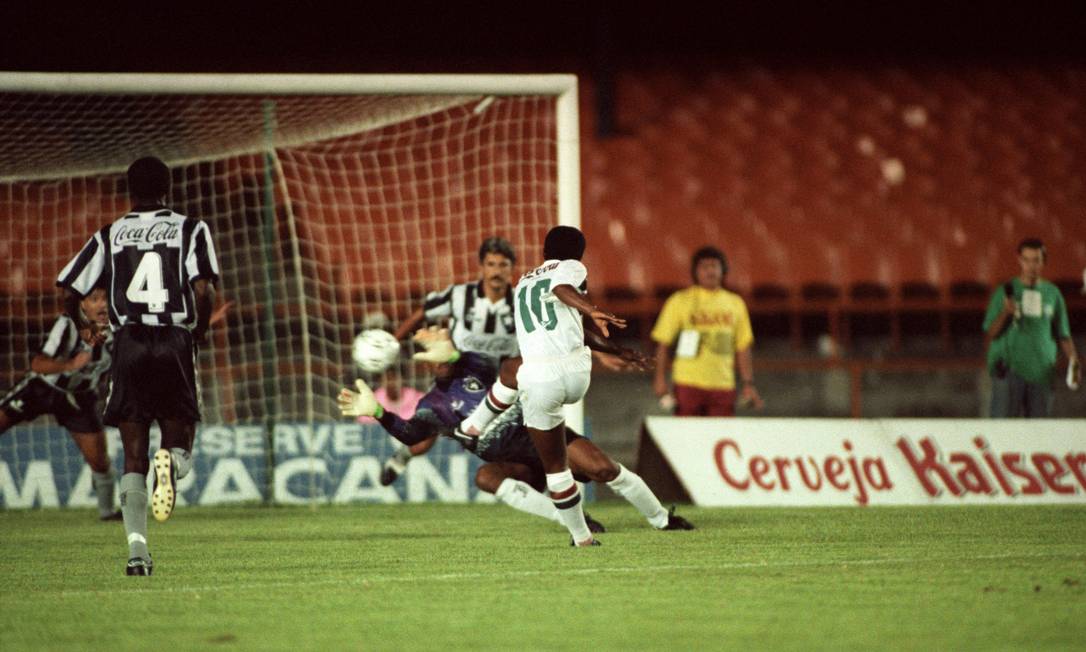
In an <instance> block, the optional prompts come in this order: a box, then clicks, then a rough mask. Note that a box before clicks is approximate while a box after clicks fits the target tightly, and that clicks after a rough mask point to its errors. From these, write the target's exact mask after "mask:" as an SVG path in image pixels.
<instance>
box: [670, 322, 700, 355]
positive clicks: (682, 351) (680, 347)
mask: <svg viewBox="0 0 1086 652" xmlns="http://www.w3.org/2000/svg"><path fill="white" fill-rule="evenodd" d="M700 342H701V333H699V332H697V331H695V330H691V329H689V328H688V329H686V330H684V331H682V332H681V333H679V340H678V342H677V343H676V344H675V357H677V358H696V357H697V356H698V344H699V343H700Z"/></svg>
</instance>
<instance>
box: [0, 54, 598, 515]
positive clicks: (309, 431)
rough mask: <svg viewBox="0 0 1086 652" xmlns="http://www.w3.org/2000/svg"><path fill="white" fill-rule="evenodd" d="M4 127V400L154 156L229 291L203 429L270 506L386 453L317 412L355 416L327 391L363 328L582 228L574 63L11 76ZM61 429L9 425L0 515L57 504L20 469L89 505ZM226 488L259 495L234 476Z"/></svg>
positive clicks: (1, 453)
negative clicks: (485, 248) (205, 234)
mask: <svg viewBox="0 0 1086 652" xmlns="http://www.w3.org/2000/svg"><path fill="white" fill-rule="evenodd" d="M0 134H3V136H2V138H0V259H2V260H3V261H4V265H5V272H4V273H3V274H0V392H6V391H7V389H8V388H10V387H12V386H13V385H15V384H16V383H17V382H18V381H19V380H20V379H21V378H22V377H23V376H24V375H25V373H26V371H27V369H28V368H29V363H30V359H31V358H32V357H33V355H34V354H35V353H36V352H37V351H38V349H39V348H40V347H41V345H42V342H43V339H44V337H45V335H46V334H47V332H48V329H49V328H50V326H51V324H52V323H53V320H54V319H55V318H56V316H57V315H58V314H59V312H60V310H61V305H60V301H59V294H58V292H57V290H56V288H55V287H54V280H55V278H56V275H57V273H58V272H59V271H60V269H61V268H62V267H63V266H64V264H65V263H66V262H67V261H68V260H69V259H70V258H71V256H72V255H74V253H75V252H76V251H78V249H79V247H81V246H82V244H83V243H84V242H85V241H86V239H87V238H88V237H89V236H90V235H91V234H92V233H93V232H94V231H95V230H96V229H98V228H100V227H101V226H102V225H104V224H106V223H107V222H110V221H112V220H114V219H116V218H117V217H118V216H119V215H121V214H123V213H124V212H126V211H127V210H128V209H129V202H128V199H127V196H126V194H125V184H124V171H125V169H126V168H127V166H128V165H129V164H130V163H131V162H132V161H133V160H135V159H136V158H138V157H140V156H145V155H155V156H158V157H159V158H161V159H163V160H164V161H166V162H167V163H168V164H169V165H170V167H171V169H172V170H173V189H172V192H171V195H170V204H171V207H172V208H174V209H175V210H177V211H178V212H181V213H184V214H187V215H190V216H193V217H198V218H201V219H203V220H205V221H206V222H208V224H209V226H210V228H211V232H212V236H213V239H214V242H215V245H216V247H217V249H218V254H219V263H220V266H221V268H222V281H221V284H220V287H219V292H218V296H219V300H220V301H232V302H234V304H233V306H232V308H231V309H230V311H229V312H228V313H227V318H226V321H225V323H224V324H221V325H220V326H219V327H218V328H215V329H214V330H213V333H212V336H211V341H210V343H209V345H208V346H207V347H205V348H204V350H202V351H201V355H200V383H201V386H202V390H203V407H204V430H205V431H208V430H209V429H212V428H215V427H221V428H220V430H223V431H228V432H229V434H222V433H219V432H217V431H216V432H213V433H211V434H209V436H208V438H206V439H205V441H204V443H203V448H204V449H205V452H206V451H208V448H209V446H212V445H215V446H219V448H220V449H223V450H226V449H229V451H231V452H232V453H233V454H234V457H232V458H224V459H234V460H237V461H238V462H239V463H240V464H242V465H243V466H245V467H246V468H249V467H252V469H250V471H251V472H250V473H249V476H250V479H251V480H252V484H253V486H255V487H256V488H257V490H258V491H259V492H260V494H261V496H260V497H261V498H262V499H265V500H268V499H273V500H274V499H278V498H279V497H280V496H279V493H277V491H278V490H283V491H287V492H288V494H285V495H290V496H298V495H304V494H306V493H307V492H308V493H309V494H310V495H308V496H305V497H307V498H310V499H312V498H314V496H316V497H317V498H318V499H320V498H322V497H324V498H327V497H330V496H334V495H335V494H336V492H337V491H338V490H337V486H336V480H335V478H331V479H327V478H326V480H327V481H325V480H320V479H318V480H314V479H313V478H314V477H315V476H313V473H315V472H314V471H313V469H314V468H316V469H317V471H316V473H318V475H319V474H324V475H325V476H334V475H335V474H336V470H335V469H337V468H339V467H340V466H342V467H343V469H347V468H348V467H349V466H350V464H351V463H352V459H351V458H353V457H358V456H359V455H360V454H363V455H369V454H373V455H372V456H373V457H374V458H377V457H380V454H381V453H382V452H383V451H380V450H375V449H374V446H375V445H372V444H362V445H355V446H353V447H352V446H350V445H346V444H345V445H343V446H340V447H339V448H342V449H343V450H338V451H337V446H336V442H337V439H340V440H348V441H349V442H352V443H353V442H355V439H354V435H352V434H350V433H348V434H343V433H342V432H337V431H335V429H334V428H333V429H332V430H328V429H324V430H322V428H321V427H320V426H319V425H318V424H334V423H335V422H341V421H342V419H340V418H339V416H338V413H337V411H336V409H335V401H334V396H335V394H336V392H337V391H338V388H339V387H340V386H341V385H342V384H344V383H346V382H348V381H349V380H350V379H352V378H353V377H354V376H355V375H356V373H357V372H356V370H354V369H353V368H352V367H353V365H352V363H351V361H350V353H349V352H350V343H351V340H352V338H353V337H354V335H355V334H356V333H357V332H358V331H359V330H361V329H362V328H364V327H366V326H368V325H373V324H379V323H380V322H382V320H385V321H386V323H388V324H390V325H391V326H395V324H397V323H399V322H400V321H401V320H403V319H404V318H406V317H407V316H408V315H409V314H410V313H411V311H412V310H413V309H414V308H416V307H418V305H419V304H420V301H421V298H422V296H423V294H424V293H425V292H427V291H431V290H436V289H440V288H442V287H444V286H446V285H448V284H449V283H453V282H462V281H466V280H472V279H473V278H475V274H476V271H477V258H476V252H477V249H478V246H479V243H480V242H481V241H482V240H483V239H484V238H486V237H488V236H491V235H500V236H503V237H506V238H508V239H509V240H510V241H511V242H512V243H513V245H514V247H515V248H516V250H517V254H518V266H517V273H519V272H520V271H522V270H523V269H524V268H525V266H526V265H528V264H530V263H532V262H534V261H537V260H539V259H540V256H541V249H542V247H541V243H542V237H543V234H544V233H545V232H546V230H547V229H548V228H550V227H551V226H553V225H555V224H558V223H567V224H579V214H578V211H579V208H578V207H579V188H578V184H577V177H578V170H577V156H578V154H577V114H576V80H575V78H573V77H571V76H562V75H548V76H338V75H337V76H292V75H286V76H273V75H256V76H215V75H48V74H45V75H42V74H0ZM404 368H405V373H406V376H407V381H408V383H413V384H416V385H417V386H419V387H422V386H423V385H424V384H425V382H426V379H425V378H423V377H420V375H419V374H421V373H423V372H424V370H422V369H418V370H416V369H414V368H413V367H411V366H410V365H405V367H404ZM245 428H249V430H244V429H245ZM277 428H282V429H284V432H287V431H289V429H290V428H296V429H297V430H298V434H297V436H296V437H293V438H292V437H287V436H285V435H284V436H283V437H281V438H278V439H276V438H275V437H278V435H276V436H274V437H273V434H272V433H273V432H274V431H275V430H276V429H277ZM57 430H58V428H57V427H56V425H55V422H53V421H52V420H50V419H47V418H41V419H38V420H36V421H34V422H32V423H31V424H22V425H21V426H19V427H17V428H15V429H13V431H12V432H9V433H7V434H4V435H2V436H0V465H2V466H0V492H3V495H2V498H0V506H15V505H34V504H51V503H52V502H54V501H53V499H49V498H48V497H44V498H43V497H42V495H41V494H42V493H43V492H47V491H48V489H49V487H48V486H45V489H39V488H35V487H36V486H37V485H34V486H31V485H33V484H34V483H33V482H29V480H28V469H29V472H31V473H45V470H46V468H48V469H49V470H50V471H51V472H52V473H53V475H54V477H53V478H52V481H53V482H54V483H55V486H56V487H57V492H58V497H57V498H56V499H55V502H57V503H58V504H81V503H80V502H79V501H80V500H82V499H81V498H80V497H78V496H74V495H70V496H69V498H68V499H67V500H65V498H64V494H66V493H67V494H72V493H73V491H74V490H75V487H76V485H77V484H79V479H80V478H79V476H80V475H81V474H82V475H86V469H85V465H83V464H82V460H81V458H80V456H79V453H78V451H77V450H76V448H75V446H74V445H72V444H71V442H66V441H64V439H63V437H58V435H57ZM254 433H259V434H254ZM322 433H324V434H322ZM328 433H331V434H328ZM61 434H63V433H62V431H61ZM325 435H327V436H325ZM216 437H217V438H216ZM261 438H262V441H261ZM366 441H367V442H368V441H369V440H368V439H366ZM246 442H248V443H246ZM339 443H343V442H342V441H341V442H339ZM243 444H244V445H243ZM258 444H260V445H258ZM208 454H209V455H210V454H211V453H210V452H209V453H208ZM344 455H345V456H346V457H344V458H343V459H340V458H341V457H343V456H344ZM247 456H248V457H249V458H253V459H247ZM290 456H297V457H299V458H305V459H307V460H308V464H309V465H310V467H309V471H310V476H309V478H308V480H307V482H308V483H309V484H308V489H297V490H291V489H290V486H289V485H288V484H287V481H285V480H283V479H282V478H278V477H277V478H276V479H275V480H274V481H273V479H272V478H273V476H276V475H278V471H277V469H279V468H280V465H281V464H283V462H284V460H285V459H288V458H289V457H290ZM220 461H221V460H220ZM35 464H36V466H35ZM261 464H263V465H264V469H263V471H261V469H260V468H259V467H260V465H261ZM300 464H301V463H299V465H300ZM322 464H323V466H322ZM366 464H371V463H370V462H366ZM367 468H368V466H367ZM197 469H198V470H200V469H201V467H200V466H198V467H197ZM204 470H205V476H206V475H207V474H209V473H212V472H213V471H214V469H211V468H207V469H204ZM345 472H347V471H345ZM206 479H207V478H206V477H205V478H204V480H206ZM446 481H447V482H454V481H455V482H459V480H458V479H454V480H448V479H446ZM28 482H29V484H28ZM35 482H38V481H37V480H35ZM41 482H45V481H41ZM198 482H199V481H198ZM221 482H223V483H225V486H226V489H225V491H226V494H228V495H231V496H234V497H237V496H242V497H248V498H252V497H253V496H252V491H251V490H248V489H247V490H246V491H242V489H246V488H245V487H242V488H240V489H239V486H240V485H244V484H245V483H246V480H245V479H244V478H240V476H238V477H234V476H231V477H227V478H226V479H224V480H221ZM276 482H281V483H282V484H283V486H282V487H276V486H275V483H276ZM321 483H323V488H322V487H318V486H316V485H317V484H321ZM47 484H48V483H47V482H45V485H47ZM362 484H364V483H361V484H358V485H357V486H356V487H355V488H356V489H357V488H358V487H359V486H362ZM199 490H200V487H199V486H197V487H194V488H193V491H192V492H190V493H187V494H185V495H184V496H183V498H187V499H188V500H190V501H193V500H200V498H199V496H198V493H199ZM231 492H233V493H231ZM356 493H357V492H356ZM88 500H89V498H88ZM212 502H213V501H212Z"/></svg>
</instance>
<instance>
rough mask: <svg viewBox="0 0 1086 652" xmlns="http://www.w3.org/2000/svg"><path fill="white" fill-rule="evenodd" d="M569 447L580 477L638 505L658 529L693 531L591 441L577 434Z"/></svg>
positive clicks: (646, 487) (628, 471) (635, 477)
mask: <svg viewBox="0 0 1086 652" xmlns="http://www.w3.org/2000/svg"><path fill="white" fill-rule="evenodd" d="M569 439H570V441H569V445H568V446H567V450H568V454H569V467H570V468H571V469H572V470H573V472H574V473H576V474H577V475H579V476H585V477H587V478H589V479H591V480H592V481H593V482H602V483H605V484H606V485H607V486H608V487H609V488H610V489H611V490H612V491H614V492H615V493H616V494H618V495H620V496H622V497H623V498H625V499H626V501H627V502H629V503H630V504H631V505H633V506H634V508H635V509H637V511H639V512H641V515H642V516H644V517H645V520H647V521H648V522H649V524H650V525H652V527H654V528H656V529H658V530H693V529H694V526H693V525H691V524H690V523H689V522H688V521H687V520H686V519H684V518H683V517H681V516H676V515H675V514H674V510H672V513H669V512H668V511H667V510H666V509H664V506H663V505H662V504H660V499H659V498H657V497H656V494H654V493H652V489H649V486H648V485H647V484H645V481H644V480H643V479H642V478H641V476H639V475H637V474H636V473H634V472H633V471H631V470H629V469H627V468H626V467H624V466H622V465H621V464H619V463H618V462H615V461H614V460H612V459H611V458H610V457H609V456H608V455H607V453H604V452H603V451H602V450H600V448H599V447H598V446H596V445H595V444H593V443H592V442H591V441H589V440H588V439H585V438H584V437H581V436H579V435H576V434H573V435H572V436H571V437H570V438H569Z"/></svg>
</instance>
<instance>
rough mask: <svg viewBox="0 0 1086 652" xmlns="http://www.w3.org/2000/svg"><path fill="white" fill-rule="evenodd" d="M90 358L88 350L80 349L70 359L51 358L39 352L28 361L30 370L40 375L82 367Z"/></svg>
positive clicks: (60, 372)
mask: <svg viewBox="0 0 1086 652" xmlns="http://www.w3.org/2000/svg"><path fill="white" fill-rule="evenodd" d="M90 359H91V352H90V351H80V352H79V353H77V354H76V355H75V357H73V358H71V359H70V360H64V359H62V358H51V357H49V356H47V355H45V354H44V353H39V354H38V355H36V356H34V359H33V360H31V361H30V370H31V371H33V372H34V373H38V374H42V375H48V374H63V373H68V372H70V371H76V370H78V369H82V368H83V367H85V366H86V364H87V363H88V362H90Z"/></svg>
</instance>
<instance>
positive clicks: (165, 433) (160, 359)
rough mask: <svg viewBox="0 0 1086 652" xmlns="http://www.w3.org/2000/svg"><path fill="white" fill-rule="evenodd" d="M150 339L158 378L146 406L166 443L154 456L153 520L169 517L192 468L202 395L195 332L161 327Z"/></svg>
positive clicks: (154, 367) (153, 363) (163, 519)
mask: <svg viewBox="0 0 1086 652" xmlns="http://www.w3.org/2000/svg"><path fill="white" fill-rule="evenodd" d="M152 342H153V343H152V346H151V353H150V357H151V360H152V365H151V367H152V368H153V369H154V370H155V374H156V376H157V377H158V378H159V381H158V382H157V383H156V384H155V386H154V388H153V390H152V391H151V392H149V395H148V398H149V400H148V410H149V411H150V414H151V416H152V417H153V418H154V419H155V420H156V421H157V422H158V425H159V427H160V428H161V430H162V442H161V445H160V446H159V449H158V451H156V452H155V457H154V474H155V475H154V490H153V492H152V494H151V513H152V514H153V515H154V517H155V520H157V521H165V520H166V519H168V518H169V517H170V514H172V513H173V508H174V504H175V503H176V501H177V480H178V479H180V478H183V477H185V476H186V475H187V474H188V472H189V470H190V469H191V468H192V443H193V440H194V439H195V436H196V423H197V422H198V421H200V399H199V388H198V387H197V386H196V361H195V347H194V344H193V340H192V333H190V332H189V331H187V330H185V329H183V328H176V327H165V328H157V329H155V330H154V332H153V338H152Z"/></svg>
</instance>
